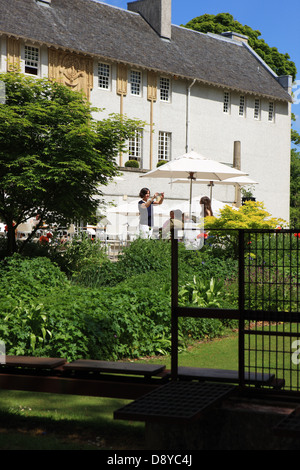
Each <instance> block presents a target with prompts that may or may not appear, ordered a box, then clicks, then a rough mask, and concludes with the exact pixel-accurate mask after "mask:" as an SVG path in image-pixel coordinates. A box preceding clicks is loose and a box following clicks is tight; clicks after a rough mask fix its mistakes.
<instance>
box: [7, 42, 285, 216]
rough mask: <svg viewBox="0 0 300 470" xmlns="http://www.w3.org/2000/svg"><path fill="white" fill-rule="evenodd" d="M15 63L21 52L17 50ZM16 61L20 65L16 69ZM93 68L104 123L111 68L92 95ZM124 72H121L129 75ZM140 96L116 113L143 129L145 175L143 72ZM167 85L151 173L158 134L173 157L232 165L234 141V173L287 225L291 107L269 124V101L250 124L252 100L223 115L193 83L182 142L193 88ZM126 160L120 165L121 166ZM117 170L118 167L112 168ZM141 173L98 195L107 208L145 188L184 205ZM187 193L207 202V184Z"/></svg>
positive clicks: (211, 93)
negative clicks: (237, 167)
mask: <svg viewBox="0 0 300 470" xmlns="http://www.w3.org/2000/svg"><path fill="white" fill-rule="evenodd" d="M40 50H41V69H40V76H43V77H46V76H47V75H48V68H47V64H48V54H47V48H46V47H41V49H40ZM0 52H1V60H0V67H1V68H0V70H1V71H3V72H4V71H5V70H6V39H5V38H4V37H2V38H0ZM21 58H22V49H21ZM22 65H23V62H22V61H21V67H22ZM97 68H98V62H97V60H95V62H94V87H93V90H92V91H91V102H92V105H93V106H95V107H98V108H101V109H102V110H103V111H101V112H99V113H96V114H95V117H97V119H103V118H106V117H107V116H108V115H109V114H111V113H119V112H120V109H121V108H120V96H118V95H117V93H116V73H117V67H116V64H111V75H112V76H111V87H110V89H109V90H102V89H99V88H98V77H97ZM129 70H130V68H129V67H128V71H129ZM142 76H143V89H142V96H140V97H138V96H131V95H130V89H129V87H130V84H129V83H128V93H127V96H125V97H124V101H123V111H124V114H125V115H127V116H128V117H130V118H137V119H140V120H142V121H145V122H146V123H147V125H146V127H145V129H144V138H143V154H142V162H143V164H142V166H143V169H142V170H141V171H145V170H149V169H150V126H149V124H150V115H151V114H150V110H151V105H150V102H149V101H148V100H147V72H146V71H142ZM170 79H171V99H170V102H169V103H166V102H161V101H160V100H159V90H158V93H157V101H156V102H155V103H154V104H153V122H154V128H153V129H154V133H153V168H154V167H155V166H156V163H157V150H158V133H159V131H166V132H170V133H171V134H172V143H171V155H172V158H176V157H177V156H180V155H182V154H183V153H185V152H186V145H187V143H188V150H194V151H197V152H199V153H201V154H203V155H204V156H206V157H208V158H211V159H215V160H218V161H220V162H223V163H227V164H229V165H232V163H233V149H234V141H240V142H241V168H242V170H244V171H245V172H247V173H249V176H250V178H252V179H254V180H256V181H257V182H258V183H259V184H258V185H256V186H255V196H256V198H257V200H259V201H263V202H264V204H265V206H266V209H267V210H268V211H269V212H270V213H271V214H272V216H274V217H280V218H283V219H285V220H289V181H290V176H289V175H290V128H291V113H290V104H287V103H282V102H275V120H274V122H269V121H268V100H267V99H261V116H260V119H259V120H255V119H254V117H253V114H254V99H255V97H254V96H247V95H246V116H245V117H240V116H239V115H238V111H239V94H238V93H231V94H230V113H228V114H225V113H224V112H223V96H224V90H222V89H221V88H214V87H209V86H204V85H201V84H199V83H195V84H193V86H191V88H190V100H189V106H188V108H189V125H188V139H187V94H188V92H187V89H188V86H189V85H191V84H192V81H191V80H190V81H187V80H184V79H180V78H177V77H170ZM127 159H128V157H127V156H126V154H124V155H123V157H122V164H123V165H124V163H125V162H126V160H127ZM118 163H119V162H118ZM141 171H132V170H124V171H123V178H124V181H120V182H118V184H115V183H112V184H110V185H109V186H107V187H104V188H103V193H104V195H105V199H106V200H107V201H114V202H116V203H118V202H123V201H124V200H126V198H127V200H131V199H132V198H137V197H138V192H139V190H140V188H141V187H143V186H147V187H149V188H150V189H151V191H152V192H155V191H164V192H165V196H166V199H167V200H168V199H169V200H173V199H178V200H181V199H183V198H185V199H187V198H188V186H187V185H178V184H176V185H175V184H169V181H166V180H161V179H160V180H153V179H149V178H140V175H141V174H142V173H141ZM193 194H194V195H195V196H196V195H199V196H200V195H203V194H207V195H209V189H208V188H207V187H206V185H194V191H193ZM213 196H214V197H215V198H216V199H219V200H221V201H224V202H229V203H230V202H232V201H233V200H234V189H233V188H232V187H228V186H220V185H219V186H215V187H214V190H213Z"/></svg>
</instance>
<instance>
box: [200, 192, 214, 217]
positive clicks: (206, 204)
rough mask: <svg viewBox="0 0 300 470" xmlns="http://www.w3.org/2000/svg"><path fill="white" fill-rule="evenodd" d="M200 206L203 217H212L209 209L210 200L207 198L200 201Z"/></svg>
mask: <svg viewBox="0 0 300 470" xmlns="http://www.w3.org/2000/svg"><path fill="white" fill-rule="evenodd" d="M200 204H201V205H203V214H202V215H203V217H210V216H211V217H213V215H214V214H213V210H212V208H211V200H210V199H209V197H207V196H203V197H202V198H201V199H200Z"/></svg>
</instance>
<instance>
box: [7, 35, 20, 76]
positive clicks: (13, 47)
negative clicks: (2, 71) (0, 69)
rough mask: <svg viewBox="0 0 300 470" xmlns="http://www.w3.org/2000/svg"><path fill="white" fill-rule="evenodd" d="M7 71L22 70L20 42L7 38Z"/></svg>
mask: <svg viewBox="0 0 300 470" xmlns="http://www.w3.org/2000/svg"><path fill="white" fill-rule="evenodd" d="M6 41H7V42H6V47H7V70H8V71H12V70H15V69H16V68H17V69H19V68H20V56H21V51H20V42H19V41H18V40H17V39H14V38H7V40H6Z"/></svg>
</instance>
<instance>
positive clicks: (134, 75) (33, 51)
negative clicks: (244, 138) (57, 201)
mask: <svg viewBox="0 0 300 470" xmlns="http://www.w3.org/2000/svg"><path fill="white" fill-rule="evenodd" d="M24 59H25V73H28V74H31V75H38V73H39V60H40V59H39V48H37V47H34V46H28V45H25V56H24ZM110 82H111V67H110V65H109V64H105V63H99V64H98V87H99V88H101V89H104V90H109V89H110ZM129 83H130V94H131V95H133V96H141V95H142V73H141V72H140V71H138V70H131V71H130V79H129ZM159 92H160V101H166V102H169V101H170V94H171V84H170V79H169V78H167V77H160V79H159ZM223 112H224V113H225V114H229V113H230V93H229V92H228V91H225V92H224V100H223ZM260 115H261V102H260V100H259V99H258V98H256V99H255V101H254V113H253V117H254V119H256V120H259V119H260ZM239 116H241V117H245V116H246V99H245V96H243V95H241V96H240V102H239ZM274 118H275V107H274V103H273V102H272V101H270V102H269V109H268V121H270V122H273V121H274Z"/></svg>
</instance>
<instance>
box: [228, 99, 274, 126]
mask: <svg viewBox="0 0 300 470" xmlns="http://www.w3.org/2000/svg"><path fill="white" fill-rule="evenodd" d="M223 112H224V113H225V114H229V113H230V93H229V92H228V91H225V92H224V99H223ZM239 116H241V117H245V116H246V98H245V96H243V95H241V96H240V102H239ZM260 116H261V101H260V99H258V98H256V99H255V100H254V110H253V118H254V119H256V120H260ZM274 119H275V106H274V102H273V101H269V108H268V121H270V122H274Z"/></svg>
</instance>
